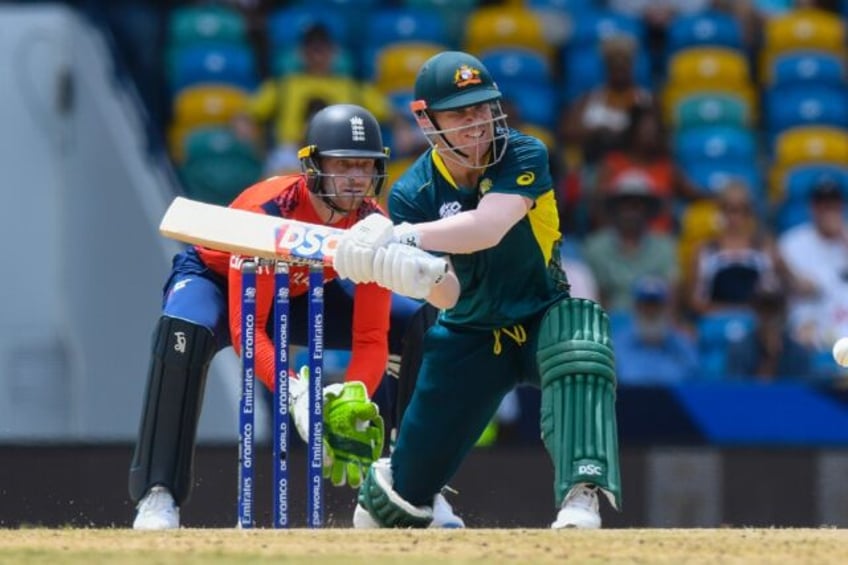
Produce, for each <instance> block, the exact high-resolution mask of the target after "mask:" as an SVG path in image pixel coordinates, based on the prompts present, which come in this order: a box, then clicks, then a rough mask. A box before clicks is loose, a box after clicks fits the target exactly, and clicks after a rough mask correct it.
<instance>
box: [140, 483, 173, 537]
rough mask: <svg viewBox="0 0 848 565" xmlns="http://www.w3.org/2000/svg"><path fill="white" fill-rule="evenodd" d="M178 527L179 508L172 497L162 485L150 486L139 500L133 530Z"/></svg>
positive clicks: (171, 528)
mask: <svg viewBox="0 0 848 565" xmlns="http://www.w3.org/2000/svg"><path fill="white" fill-rule="evenodd" d="M179 527H180V509H179V507H178V506H177V504H176V503H175V502H174V497H173V496H171V493H170V492H169V491H168V489H166V488H165V487H163V486H155V487H153V488H151V489H150V490H149V491H148V492H147V494H146V495H145V496H144V498H142V499H141V502H139V503H138V513H137V514H136V515H135V521H134V522H133V529H135V530H173V529H176V528H179Z"/></svg>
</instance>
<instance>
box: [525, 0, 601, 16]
mask: <svg viewBox="0 0 848 565" xmlns="http://www.w3.org/2000/svg"><path fill="white" fill-rule="evenodd" d="M595 5H596V2H595V0H524V6H525V7H527V8H530V9H531V10H551V11H559V12H567V13H576V12H586V11H589V10H592V9H593V8H595Z"/></svg>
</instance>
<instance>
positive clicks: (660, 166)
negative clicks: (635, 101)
mask: <svg viewBox="0 0 848 565" xmlns="http://www.w3.org/2000/svg"><path fill="white" fill-rule="evenodd" d="M628 122H629V124H628V126H627V129H626V130H625V132H624V137H623V147H622V148H621V149H620V150H616V151H611V152H610V153H608V154H607V155H606V156H605V157H604V158H603V160H602V161H601V166H600V169H599V171H598V183H597V184H598V191H597V192H599V193H600V194H604V193H607V192H609V191H611V190H612V186H613V184H614V183H615V182H616V180H617V179H618V178H619V177H620V176H621V175H623V174H628V173H630V172H632V171H637V172H639V173H642V174H644V175H645V176H646V177H648V179H650V181H651V188H652V190H653V191H654V192H655V194H656V195H657V197H658V198H659V199H660V201H661V208H660V212H659V214H658V215H657V217H656V218H655V219H654V221H653V223H652V224H651V228H652V229H654V230H656V231H662V232H665V233H669V232H671V231H672V230H673V227H674V226H673V217H672V211H673V206H674V200H675V198H676V197H681V198H686V199H694V198H697V197H699V195H700V194H699V191H698V189H697V188H696V187H695V186H694V185H692V184H691V183H690V182H689V181H688V180H687V179H686V177H685V176H683V175H682V174H680V171H679V170H678V169H677V167H676V166H675V164H674V161H673V160H672V158H671V155H670V154H669V150H668V146H667V143H666V139H667V134H666V132H665V130H664V129H663V125H662V122H661V121H660V116H659V113H658V112H656V111H655V109H654V108H653V107H650V106H635V107H633V108H631V110H630V113H629V116H628ZM597 221H598V222H599V223H603V218H602V217H599V218H597Z"/></svg>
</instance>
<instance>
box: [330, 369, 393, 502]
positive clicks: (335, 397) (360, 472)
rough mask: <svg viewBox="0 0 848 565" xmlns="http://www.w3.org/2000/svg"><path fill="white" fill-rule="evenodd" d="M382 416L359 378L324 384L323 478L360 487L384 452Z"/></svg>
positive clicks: (337, 484) (336, 484)
mask: <svg viewBox="0 0 848 565" xmlns="http://www.w3.org/2000/svg"><path fill="white" fill-rule="evenodd" d="M384 434H385V430H384V426H383V418H382V417H381V416H380V410H379V408H378V407H377V405H376V404H375V403H373V402H371V400H370V399H369V398H368V390H367V389H366V388H365V385H364V384H363V383H361V382H359V381H349V382H345V383H339V384H332V385H328V386H326V387H324V478H328V479H330V482H331V483H333V485H335V486H342V485H344V484H348V485H350V486H351V487H353V488H359V485H361V484H362V480H363V479H364V478H365V474H366V473H367V472H368V468H369V467H370V466H371V463H373V462H374V461H376V460H377V459H378V458H379V457H380V455H382V453H383V440H384Z"/></svg>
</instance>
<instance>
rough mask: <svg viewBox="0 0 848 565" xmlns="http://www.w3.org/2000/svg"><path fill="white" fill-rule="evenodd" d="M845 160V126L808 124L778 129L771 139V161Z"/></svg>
mask: <svg viewBox="0 0 848 565" xmlns="http://www.w3.org/2000/svg"><path fill="white" fill-rule="evenodd" d="M814 162H818V163H837V164H844V163H846V162H848V130H844V129H837V128H829V127H821V126H812V127H797V128H792V129H790V130H786V131H785V132H783V133H781V134H780V135H779V136H778V137H777V140H776V142H775V165H776V166H780V167H793V166H796V165H801V164H805V163H814Z"/></svg>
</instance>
